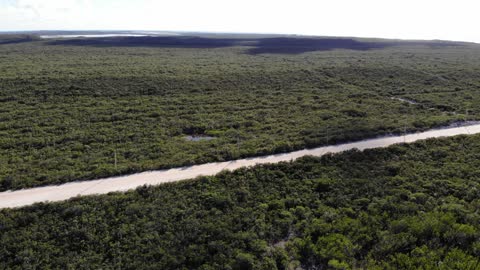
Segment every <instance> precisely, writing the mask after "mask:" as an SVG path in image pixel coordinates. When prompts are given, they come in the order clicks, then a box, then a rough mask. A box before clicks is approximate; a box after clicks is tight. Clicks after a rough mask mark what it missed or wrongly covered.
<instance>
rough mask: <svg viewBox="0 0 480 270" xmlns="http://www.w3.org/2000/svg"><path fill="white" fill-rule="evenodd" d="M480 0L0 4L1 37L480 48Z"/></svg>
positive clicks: (39, 0)
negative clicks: (233, 36) (105, 34)
mask: <svg viewBox="0 0 480 270" xmlns="http://www.w3.org/2000/svg"><path fill="white" fill-rule="evenodd" d="M479 12H480V1H478V0H448V1H447V0H395V1H392V0H315V1H314V0H289V1H286V0H157V1H154V0H0V31H18V30H157V31H205V32H238V33H281V34H300V35H320V36H355V37H382V38H400V39H443V40H457V41H472V42H479V43H480V31H479V30H478V29H477V28H478V26H480V16H478V13H479Z"/></svg>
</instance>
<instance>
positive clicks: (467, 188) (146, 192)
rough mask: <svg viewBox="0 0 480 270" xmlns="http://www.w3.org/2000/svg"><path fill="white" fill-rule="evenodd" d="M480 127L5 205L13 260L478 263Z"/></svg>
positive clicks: (227, 264)
mask: <svg viewBox="0 0 480 270" xmlns="http://www.w3.org/2000/svg"><path fill="white" fill-rule="evenodd" d="M479 153H480V136H478V135H476V136H471V137H466V136H462V137H454V138H449V139H440V140H428V141H422V142H418V143H415V144H411V145H396V146H393V147H390V148H387V149H374V150H368V151H365V152H359V151H349V152H346V153H343V154H339V155H330V156H324V157H322V158H311V157H306V158H302V159H301V160H299V161H296V162H292V163H281V164H274V165H263V166H256V167H253V168H249V169H240V170H237V171H235V172H224V173H221V174H219V175H218V176H215V177H202V178H199V179H196V180H192V181H184V182H181V183H175V184H165V185H162V186H159V187H141V188H138V189H137V190H135V191H132V192H128V193H126V194H110V195H104V196H92V197H83V198H76V199H73V200H70V201H67V202H62V203H52V204H37V205H34V206H30V207H26V208H22V209H14V210H1V211H0V246H1V248H0V267H2V268H4V269H120V268H121V269H299V267H302V268H303V269H466V270H468V269H471V270H473V269H479V266H480V261H479V258H480V214H479V209H480V208H479V207H480V199H479V198H480V181H479V177H478V176H479V175H480V156H479Z"/></svg>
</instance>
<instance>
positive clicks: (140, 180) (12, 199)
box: [0, 124, 480, 208]
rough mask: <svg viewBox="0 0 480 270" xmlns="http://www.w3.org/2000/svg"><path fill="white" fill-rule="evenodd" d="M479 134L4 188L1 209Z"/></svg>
mask: <svg viewBox="0 0 480 270" xmlns="http://www.w3.org/2000/svg"><path fill="white" fill-rule="evenodd" d="M477 133H480V124H475V125H469V126H463V127H454V128H444V129H435V130H430V131H426V132H422V133H415V134H409V135H406V136H392V137H384V138H377V139H369V140H363V141H358V142H353V143H346V144H339V145H332V146H325V147H319V148H314V149H306V150H300V151H295V152H290V153H285V154H277V155H269V156H263V157H254V158H246V159H239V160H235V161H227V162H215V163H207V164H203V165H194V166H188V167H182V168H175V169H169V170H158V171H147V172H142V173H136V174H132V175H126V176H120V177H110V178H104V179H98V180H92V181H81V182H72V183H66V184H62V185H58V186H45V187H38V188H31V189H23V190H18V191H13V192H12V191H6V192H1V193H0V208H10V207H20V206H26V205H30V204H34V203H37V202H47V201H50V202H54V201H63V200H67V199H70V198H72V197H75V196H81V195H92V194H106V193H109V192H114V191H127V190H131V189H135V188H136V187H138V186H142V185H158V184H161V183H167V182H175V181H180V180H185V179H191V178H195V177H197V176H201V175H204V176H207V175H215V174H217V173H219V172H221V171H222V170H235V169H238V168H241V167H246V166H253V165H256V164H262V163H276V162H281V161H290V160H295V159H297V158H299V157H302V156H307V155H311V156H322V155H324V154H326V153H338V152H343V151H345V150H349V149H354V148H358V149H359V150H364V149H369V148H377V147H386V146H389V145H392V144H396V143H403V142H407V143H409V142H414V141H418V140H422V139H428V138H438V137H449V136H455V135H461V134H477Z"/></svg>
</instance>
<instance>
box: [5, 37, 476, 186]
mask: <svg viewBox="0 0 480 270" xmlns="http://www.w3.org/2000/svg"><path fill="white" fill-rule="evenodd" d="M259 40H260V41H255V39H253V37H248V38H247V37H244V39H243V40H240V41H238V42H236V41H232V39H231V37H230V38H224V39H221V38H220V37H214V38H205V37H204V38H183V37H182V38H178V39H175V38H168V39H167V38H164V39H159V38H157V39H155V38H121V39H116V38H109V39H89V40H87V41H85V40H54V41H33V42H21V43H15V44H3V45H0V190H7V189H18V188H23V187H32V186H39V185H45V184H52V183H61V182H67V181H72V180H78V179H91V178H98V177H104V176H109V175H115V174H124V173H129V172H134V171H142V170H147V169H156V168H166V167H174V166H181V165H188V164H194V163H204V162H209V161H222V160H228V159H236V158H239V157H246V156H254V155H262V154H267V153H275V152H284V151H290V150H294V149H300V148H304V147H313V146H319V145H323V144H327V143H334V142H339V141H347V140H355V139H360V138H364V137H372V136H377V135H381V134H388V133H399V132H403V130H404V126H405V127H406V128H407V129H408V130H422V129H427V128H430V127H435V126H441V125H444V124H447V123H449V122H454V121H457V120H462V121H463V120H464V119H467V118H468V119H477V120H478V119H480V109H479V107H478V106H473V104H479V103H480V91H479V89H480V80H479V79H480V49H479V47H478V46H476V45H472V44H466V43H458V44H457V43H443V42H424V43H422V42H392V41H390V42H386V41H375V40H368V41H362V40H350V39H311V38H310V39H302V38H296V39H293V38H269V39H259ZM391 97H403V98H409V99H412V100H415V101H417V102H418V104H415V105H412V104H408V103H406V102H402V101H399V100H395V99H392V98H391ZM467 114H468V115H467ZM204 134H205V135H209V136H214V137H216V139H215V140H211V141H200V142H189V141H187V140H185V136H187V135H204ZM115 155H116V156H117V160H118V162H117V167H115V162H114V156H115Z"/></svg>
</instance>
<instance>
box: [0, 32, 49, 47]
mask: <svg viewBox="0 0 480 270" xmlns="http://www.w3.org/2000/svg"><path fill="white" fill-rule="evenodd" d="M38 40H40V38H39V37H37V36H33V35H9V34H6V35H0V45H4V44H15V43H23V42H31V41H38Z"/></svg>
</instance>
